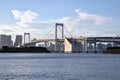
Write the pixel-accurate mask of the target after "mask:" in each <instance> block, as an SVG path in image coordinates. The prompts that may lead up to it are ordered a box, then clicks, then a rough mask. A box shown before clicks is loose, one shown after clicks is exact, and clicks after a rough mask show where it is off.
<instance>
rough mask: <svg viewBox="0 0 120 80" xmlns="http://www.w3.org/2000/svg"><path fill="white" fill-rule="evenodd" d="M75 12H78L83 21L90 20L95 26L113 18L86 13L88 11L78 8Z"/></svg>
mask: <svg viewBox="0 0 120 80" xmlns="http://www.w3.org/2000/svg"><path fill="white" fill-rule="evenodd" d="M75 12H76V13H77V15H78V17H79V19H81V20H82V21H86V22H88V21H90V22H91V24H93V25H94V26H101V25H104V24H106V23H107V22H108V21H109V20H111V19H112V18H110V17H104V16H100V15H95V14H90V13H86V12H83V11H81V10H80V9H76V10H75Z"/></svg>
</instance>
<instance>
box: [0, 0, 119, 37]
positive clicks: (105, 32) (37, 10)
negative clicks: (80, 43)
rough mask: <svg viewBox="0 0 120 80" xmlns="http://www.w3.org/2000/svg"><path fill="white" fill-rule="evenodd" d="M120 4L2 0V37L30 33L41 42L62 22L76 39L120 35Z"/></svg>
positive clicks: (97, 0) (111, 0)
mask: <svg viewBox="0 0 120 80" xmlns="http://www.w3.org/2000/svg"><path fill="white" fill-rule="evenodd" d="M119 4H120V0H11V1H10V0H1V1H0V28H1V29H0V34H10V35H16V34H23V33H24V32H30V33H31V34H32V36H34V37H37V38H39V37H41V36H43V35H44V34H45V33H47V32H49V30H50V29H51V27H53V26H54V24H55V23H56V22H62V23H64V25H65V27H66V28H67V29H68V31H69V32H70V33H71V34H72V35H73V36H74V37H79V36H116V35H120V32H119V30H120V10H119V7H120V5H119ZM51 34H53V33H51Z"/></svg>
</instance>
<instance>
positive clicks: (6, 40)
mask: <svg viewBox="0 0 120 80" xmlns="http://www.w3.org/2000/svg"><path fill="white" fill-rule="evenodd" d="M3 46H8V47H12V46H13V41H12V40H11V35H0V48H2V47H3Z"/></svg>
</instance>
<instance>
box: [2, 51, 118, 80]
mask: <svg viewBox="0 0 120 80" xmlns="http://www.w3.org/2000/svg"><path fill="white" fill-rule="evenodd" d="M0 80H120V55H118V54H114V55H113V54H92V53H91V54H85V53H82V54H53V53H52V54H47V53H46V54H45V53H43V54H35V53H33V54H27V53H22V54H20V53H18V54H17V53H16V54H15V53H9V54H7V53H6V54H2V53H1V54H0Z"/></svg>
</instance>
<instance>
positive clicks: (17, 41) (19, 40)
mask: <svg viewBox="0 0 120 80" xmlns="http://www.w3.org/2000/svg"><path fill="white" fill-rule="evenodd" d="M21 45H22V35H16V39H15V42H14V46H21Z"/></svg>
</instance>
